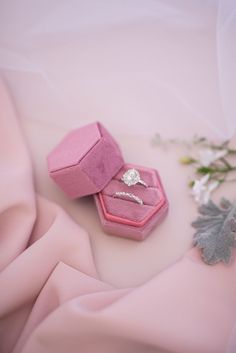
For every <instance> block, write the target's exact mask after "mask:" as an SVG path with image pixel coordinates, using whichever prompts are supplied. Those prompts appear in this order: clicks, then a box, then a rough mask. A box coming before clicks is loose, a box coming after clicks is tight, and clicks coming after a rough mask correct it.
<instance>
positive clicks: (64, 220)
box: [0, 83, 236, 353]
mask: <svg viewBox="0 0 236 353" xmlns="http://www.w3.org/2000/svg"><path fill="white" fill-rule="evenodd" d="M0 101H1V106H0V114H1V115H0V119H1V130H0V134H1V138H0V157H1V164H0V170H1V174H0V175H1V183H0V189H1V193H0V195H1V197H0V249H1V250H0V266H1V273H0V318H1V322H0V352H1V353H10V352H11V353H49V352H50V353H65V352H66V353H78V352H81V353H95V352H96V353H99V352H100V353H223V352H225V353H229V352H230V353H234V352H235V349H234V348H235V342H236V337H235V331H236V330H235V322H236V310H235V309H236V282H235V278H236V277H235V260H234V261H233V262H232V264H231V265H230V266H225V265H223V264H218V265H216V266H207V265H205V264H204V263H203V262H202V261H201V258H200V255H199V252H198V251H197V250H196V249H190V250H189V251H188V252H186V254H185V255H184V256H183V257H181V258H180V259H179V260H178V261H177V262H176V263H174V264H172V265H170V266H167V267H166V268H165V269H164V270H163V271H161V272H159V273H157V274H156V275H154V276H152V278H150V279H149V280H146V281H143V282H142V283H141V284H139V285H136V286H133V285H131V286H126V287H124V288H119V286H115V285H111V284H109V283H107V282H106V281H105V280H104V279H103V278H102V276H101V275H99V274H98V269H97V263H96V262H95V259H94V256H93V251H92V248H91V244H90V238H89V235H88V234H87V232H85V231H84V230H83V229H82V228H81V227H80V226H79V225H78V223H77V222H76V221H75V220H73V219H72V218H71V217H70V216H69V215H68V214H67V213H66V212H65V210H63V209H62V208H61V207H60V206H59V205H57V204H55V203H52V202H51V201H48V200H46V199H45V198H44V197H41V196H40V195H38V193H37V192H36V189H35V179H34V177H36V178H37V175H36V170H35V169H34V168H32V165H34V161H32V160H31V157H30V156H31V150H30V149H29V147H27V144H26V143H25V142H24V138H23V135H24V134H23V133H22V131H21V127H20V124H19V119H18V117H17V114H16V112H15V109H14V107H13V104H12V102H11V99H10V98H9V94H8V93H7V91H6V89H5V87H4V85H3V84H2V83H1V85H0ZM171 187H174V186H172V185H171V186H170V187H169V188H168V191H169V195H170V204H171V205H172V208H173V209H174V208H175V205H176V202H177V199H176V200H174V198H173V197H172V195H173V193H172V194H171ZM175 188H178V184H177V185H176V186H175ZM183 202H184V201H183ZM84 204H86V201H84ZM187 212H188V210H187V209H186V210H182V213H181V214H179V215H180V216H181V215H182V217H183V218H184V217H185V214H186V215H187ZM79 216H80V215H79ZM80 218H81V223H83V220H82V216H80ZM171 220H172V218H171V215H170V218H169V219H168V220H167V222H171ZM93 221H94V222H95V220H93V219H91V223H92V222H93ZM184 222H187V220H186V221H185V219H183V221H182V223H181V224H184ZM175 232H177V233H178V237H179V238H180V239H181V237H182V234H184V233H186V232H189V228H185V227H184V226H182V227H179V229H175ZM162 235H163V234H160V238H161V237H162ZM188 236H189V237H190V236H191V234H189V235H188ZM173 237H174V231H173ZM122 241H123V242H125V241H126V240H122ZM126 244H127V247H128V246H129V244H130V243H128V241H127V243H126ZM169 246H171V244H170V245H169ZM140 261H141V262H142V261H143V259H142V258H140ZM146 261H148V255H147V258H146ZM120 263H121V266H120V268H122V258H121V259H120ZM143 266H145V262H144V263H143ZM127 271H128V268H127ZM124 276H125V273H124ZM131 282H132V281H131Z"/></svg>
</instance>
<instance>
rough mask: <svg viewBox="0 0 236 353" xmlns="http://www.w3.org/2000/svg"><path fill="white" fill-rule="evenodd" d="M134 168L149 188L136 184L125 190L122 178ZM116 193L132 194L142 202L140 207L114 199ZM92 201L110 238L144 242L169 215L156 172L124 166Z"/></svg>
mask: <svg viewBox="0 0 236 353" xmlns="http://www.w3.org/2000/svg"><path fill="white" fill-rule="evenodd" d="M133 168H134V169H136V170H137V171H139V173H140V176H141V179H142V180H143V181H145V183H146V184H147V185H148V187H144V186H142V185H138V184H136V185H133V186H127V185H126V184H125V183H124V182H123V181H122V180H121V178H122V175H123V174H124V173H125V172H126V171H127V170H128V169H133ZM117 191H121V192H126V193H132V194H134V195H136V196H138V197H139V198H140V199H142V201H143V204H139V203H137V202H134V201H133V200H129V199H122V198H117V197H114V195H115V193H116V192H117ZM94 197H95V202H96V205H97V209H98V213H99V216H100V220H101V223H102V226H103V229H104V230H105V231H106V232H107V233H109V234H114V235H118V236H121V237H126V238H131V239H135V240H143V239H145V238H146V237H147V235H148V234H149V233H150V232H151V231H152V230H153V229H154V228H155V227H156V226H157V225H158V224H159V223H160V222H161V221H162V220H163V218H164V217H165V216H166V214H167V211H168V201H167V198H166V195H165V191H164V189H163V186H162V183H161V180H160V176H159V174H158V172H157V171H156V170H155V169H151V168H145V167H141V166H136V165H133V164H124V165H123V166H122V168H121V169H120V170H119V172H118V173H117V174H116V175H115V176H114V177H113V178H112V179H111V181H110V182H109V183H108V184H107V185H106V187H105V188H104V189H103V190H102V191H101V192H99V193H98V194H96V195H95V196H94Z"/></svg>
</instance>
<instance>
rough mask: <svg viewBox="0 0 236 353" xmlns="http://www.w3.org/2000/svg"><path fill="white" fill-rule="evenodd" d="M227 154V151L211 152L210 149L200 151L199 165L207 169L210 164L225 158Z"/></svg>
mask: <svg viewBox="0 0 236 353" xmlns="http://www.w3.org/2000/svg"><path fill="white" fill-rule="evenodd" d="M227 153H228V151H227V150H213V149H210V148H206V149H202V150H200V151H199V159H200V164H201V165H202V166H203V167H209V165H210V164H211V163H213V162H215V161H217V160H218V159H220V158H222V157H224V156H226V154H227Z"/></svg>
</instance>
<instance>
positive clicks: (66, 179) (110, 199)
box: [47, 122, 168, 240]
mask: <svg viewBox="0 0 236 353" xmlns="http://www.w3.org/2000/svg"><path fill="white" fill-rule="evenodd" d="M47 162H48V171H49V175H50V177H51V178H52V179H53V180H54V181H55V182H56V183H57V185H58V186H59V187H60V188H61V189H62V190H63V191H64V192H65V194H66V195H67V196H69V197H70V198H79V197H82V196H87V195H94V198H95V203H96V206H97V209H98V214H99V217H100V220H101V224H102V227H103V229H104V230H105V231H106V232H107V233H109V234H113V235H117V236H121V237H126V238H131V239H135V240H142V239H144V238H145V237H146V236H147V235H148V234H149V233H150V232H151V231H152V229H153V228H154V227H156V225H157V224H159V223H160V222H161V220H162V219H163V218H164V216H165V215H166V213H167V210H168V201H167V198H166V195H165V191H164V189H163V186H162V183H161V180H160V177H159V174H158V172H157V171H156V170H155V169H151V168H145V167H141V166H134V165H131V164H124V160H123V157H122V154H121V151H120V148H119V146H118V144H117V143H116V141H115V140H114V138H113V137H112V136H111V135H110V134H109V132H108V131H107V130H106V129H105V128H104V126H103V125H102V124H101V123H99V122H96V123H93V124H89V125H86V126H83V127H81V128H78V129H75V130H72V131H71V132H69V133H68V134H67V135H66V136H65V137H64V138H63V139H62V141H61V142H60V143H59V144H58V145H57V146H56V147H55V148H54V149H53V150H52V151H51V153H50V154H49V155H48V158H47ZM131 168H135V169H136V170H138V171H139V173H140V176H141V179H142V180H143V181H144V182H145V183H146V184H147V186H148V187H145V186H143V185H139V184H136V185H132V186H127V185H126V184H125V183H124V182H123V181H122V180H121V178H122V175H123V174H124V173H125V172H126V171H127V170H128V169H131ZM117 191H118V192H119V191H121V192H127V193H132V194H134V195H136V196H138V197H139V198H141V199H142V201H143V204H138V203H136V202H134V200H129V199H125V198H118V197H114V194H115V193H116V192H117Z"/></svg>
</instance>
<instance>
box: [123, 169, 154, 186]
mask: <svg viewBox="0 0 236 353" xmlns="http://www.w3.org/2000/svg"><path fill="white" fill-rule="evenodd" d="M121 180H122V181H123V182H124V183H125V184H126V185H127V186H132V185H136V184H140V185H142V186H145V188H147V187H148V186H147V184H146V183H145V181H143V180H142V179H141V178H140V174H139V172H138V171H137V170H136V169H134V168H132V169H128V170H127V171H126V172H125V173H124V174H123V175H122V177H121Z"/></svg>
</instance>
